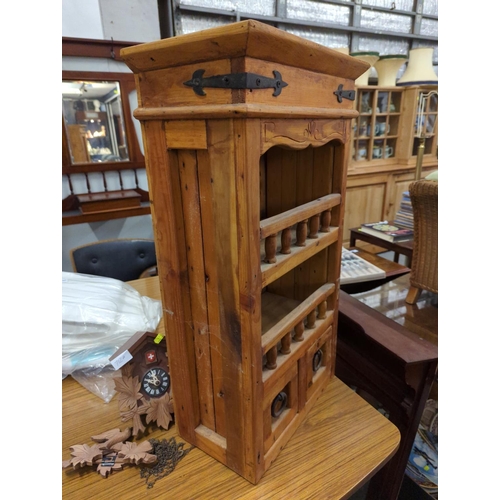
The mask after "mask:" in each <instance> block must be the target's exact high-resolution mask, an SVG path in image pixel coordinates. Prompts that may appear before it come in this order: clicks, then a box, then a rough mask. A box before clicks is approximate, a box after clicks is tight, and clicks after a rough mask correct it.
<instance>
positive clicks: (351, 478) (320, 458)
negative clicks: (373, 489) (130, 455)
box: [62, 277, 400, 500]
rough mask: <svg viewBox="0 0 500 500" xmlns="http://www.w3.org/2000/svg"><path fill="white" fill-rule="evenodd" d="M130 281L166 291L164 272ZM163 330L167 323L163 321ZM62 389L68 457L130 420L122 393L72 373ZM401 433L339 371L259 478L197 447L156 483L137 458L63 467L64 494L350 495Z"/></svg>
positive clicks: (153, 293)
mask: <svg viewBox="0 0 500 500" xmlns="http://www.w3.org/2000/svg"><path fill="white" fill-rule="evenodd" d="M130 284H131V285H132V286H134V287H135V288H136V289H137V290H138V291H139V292H140V293H141V294H143V295H146V296H149V297H151V298H156V299H158V298H159V286H158V278H157V277H152V278H145V279H142V280H137V281H134V282H130ZM157 331H159V332H162V331H163V321H161V322H160V324H159V326H158V330H157ZM62 392H63V398H62V399H63V401H62V418H63V420H62V453H63V456H62V458H63V460H66V459H69V458H70V446H73V445H77V444H88V445H92V444H94V443H93V442H92V440H91V436H95V435H97V434H101V433H103V432H105V431H108V430H111V429H115V428H120V429H122V430H123V429H124V428H125V427H127V426H128V425H129V424H130V422H127V423H123V422H121V420H120V412H119V409H118V402H117V398H116V397H115V398H113V399H112V400H111V401H110V402H109V403H107V404H106V403H104V402H103V401H102V400H101V399H100V398H98V397H97V396H95V395H93V394H92V393H90V392H89V391H88V390H87V389H85V388H83V387H82V386H81V385H80V384H78V383H77V382H76V381H75V380H73V379H72V378H71V377H68V378H66V379H65V380H63V382H62ZM170 437H175V438H176V440H177V442H178V443H179V442H184V440H182V439H181V438H180V437H179V435H178V434H177V429H176V426H175V425H174V426H173V427H171V428H170V429H169V430H168V431H164V430H158V429H155V430H152V431H151V432H150V433H149V434H148V435H147V436H146V437H144V438H142V439H141V438H139V439H138V440H137V442H142V441H143V440H144V439H151V438H156V439H168V438H170ZM399 441H400V434H399V431H398V429H397V428H396V427H395V426H394V425H393V424H392V423H391V422H389V420H387V419H386V418H385V417H384V416H382V415H381V414H380V413H379V412H378V411H377V410H375V409H374V408H373V407H372V406H370V405H369V404H368V403H366V402H365V401H364V400H363V399H362V398H361V397H360V396H358V395H357V394H356V393H355V392H353V391H352V390H351V389H350V388H349V387H347V386H346V385H345V384H344V383H342V382H341V381H340V380H339V379H338V378H336V377H335V378H333V379H332V381H331V382H330V384H328V386H327V388H326V389H325V391H324V392H323V394H322V395H321V396H320V398H319V399H318V401H317V402H316V404H315V405H314V407H313V409H312V410H311V412H310V413H309V415H308V416H307V417H306V419H305V420H304V422H303V423H302V424H301V426H300V427H299V428H298V430H297V431H296V432H295V434H294V435H293V437H292V438H291V440H290V441H289V442H288V443H287V445H286V446H285V448H284V449H283V450H282V451H281V453H280V454H279V455H278V458H277V459H276V462H275V463H274V464H273V465H272V466H271V468H270V469H269V470H268V471H267V473H266V474H265V475H264V477H263V478H262V479H261V481H260V482H259V484H257V485H252V484H251V483H249V482H248V481H246V480H245V479H243V478H242V477H240V476H238V475H237V474H236V473H234V472H233V471H231V470H230V469H229V468H227V467H225V466H224V465H222V464H221V463H219V462H217V461H216V460H215V459H213V458H211V457H210V456H208V455H207V454H205V453H204V452H202V451H201V450H199V449H197V448H193V449H192V450H191V451H190V452H189V453H188V454H187V455H185V456H184V457H183V458H182V460H181V461H180V462H179V463H178V464H177V467H176V468H175V470H174V471H173V472H172V473H171V474H170V475H168V476H166V477H164V478H161V479H159V480H158V481H157V482H156V484H155V485H154V486H153V488H151V489H148V488H147V486H146V484H145V479H143V478H141V477H140V472H139V470H140V469H139V467H137V466H124V469H123V470H121V471H115V472H113V473H112V474H111V475H110V476H109V477H108V478H103V477H101V476H100V475H99V474H98V473H97V472H95V470H93V469H92V468H90V467H86V468H84V469H80V470H73V469H72V468H68V469H64V470H63V472H62V493H63V498H64V499H65V500H69V499H75V500H76V499H82V498H96V499H100V498H106V499H114V498H119V499H120V500H128V499H138V498H152V499H154V498H167V496H168V497H169V498H173V499H175V500H183V499H203V500H210V499H228V500H229V499H230V500H233V499H259V500H260V499H276V500H278V499H289V498H293V499H327V498H328V499H344V498H349V496H350V495H351V494H352V493H353V492H354V491H356V490H357V489H358V488H359V487H360V486H361V485H363V484H364V483H365V482H366V481H368V480H369V479H370V478H371V477H372V476H373V475H374V474H375V473H376V472H377V471H378V470H379V469H380V468H381V467H382V466H383V465H384V464H385V463H386V462H387V461H388V460H389V459H390V458H391V457H392V456H393V455H394V453H395V452H396V450H397V448H398V445H399ZM186 448H189V444H188V443H186V444H185V449H186Z"/></svg>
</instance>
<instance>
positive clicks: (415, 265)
mask: <svg viewBox="0 0 500 500" xmlns="http://www.w3.org/2000/svg"><path fill="white" fill-rule="evenodd" d="M410 198H411V203H412V207H413V225H414V235H415V236H414V242H413V260H412V266H411V273H410V284H411V287H410V289H409V290H408V295H407V296H406V302H407V303H408V304H415V302H416V301H417V300H418V298H419V296H420V293H421V292H422V290H428V291H430V292H433V293H438V183H437V182H436V181H429V180H425V179H422V180H418V181H415V182H413V183H412V184H410Z"/></svg>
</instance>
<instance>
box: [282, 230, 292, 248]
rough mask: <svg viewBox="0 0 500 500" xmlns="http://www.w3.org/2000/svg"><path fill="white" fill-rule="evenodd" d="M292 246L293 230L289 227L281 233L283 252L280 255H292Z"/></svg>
mask: <svg viewBox="0 0 500 500" xmlns="http://www.w3.org/2000/svg"><path fill="white" fill-rule="evenodd" d="M291 246H292V229H291V228H289V227H287V228H285V229H283V231H281V250H280V253H282V254H289V253H291V251H292V249H291V248H290V247H291Z"/></svg>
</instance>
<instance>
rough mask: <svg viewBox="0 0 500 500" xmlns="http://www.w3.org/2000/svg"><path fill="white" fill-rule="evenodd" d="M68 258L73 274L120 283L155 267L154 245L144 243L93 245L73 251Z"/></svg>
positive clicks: (105, 242) (141, 240)
mask: <svg viewBox="0 0 500 500" xmlns="http://www.w3.org/2000/svg"><path fill="white" fill-rule="evenodd" d="M70 258H71V264H72V266H73V270H74V271H75V272H77V273H82V274H92V275H96V276H105V277H108V278H115V279H118V280H121V281H130V280H135V279H138V278H139V277H141V276H142V274H143V273H145V272H148V273H149V272H150V269H151V268H155V266H156V250H155V243H154V240H148V239H125V238H124V239H114V240H105V241H97V242H95V243H90V244H88V245H83V246H80V247H77V248H73V249H72V250H71V251H70ZM148 275H150V274H148Z"/></svg>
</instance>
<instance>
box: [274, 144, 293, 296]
mask: <svg viewBox="0 0 500 500" xmlns="http://www.w3.org/2000/svg"><path fill="white" fill-rule="evenodd" d="M280 151H281V186H282V188H281V190H282V191H281V212H285V211H286V210H290V209H292V208H295V207H296V206H297V198H296V190H297V185H296V172H297V153H296V151H293V150H290V149H283V148H280ZM293 243H294V242H293V241H292V244H293ZM277 284H279V294H280V295H282V296H283V297H288V298H290V299H293V298H294V273H293V272H291V273H287V274H285V275H284V276H282V277H281V278H280V279H279V280H277Z"/></svg>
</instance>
